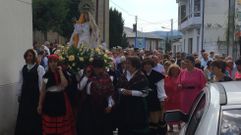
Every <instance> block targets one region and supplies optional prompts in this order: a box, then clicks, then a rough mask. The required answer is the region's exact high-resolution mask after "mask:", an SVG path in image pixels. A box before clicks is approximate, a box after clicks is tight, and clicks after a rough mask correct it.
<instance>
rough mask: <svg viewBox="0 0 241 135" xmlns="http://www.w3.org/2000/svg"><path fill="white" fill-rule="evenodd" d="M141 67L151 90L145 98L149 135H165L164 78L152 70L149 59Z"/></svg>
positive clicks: (152, 64) (151, 63) (151, 62)
mask: <svg viewBox="0 0 241 135" xmlns="http://www.w3.org/2000/svg"><path fill="white" fill-rule="evenodd" d="M142 66H143V70H144V73H145V75H146V77H147V79H148V82H149V87H150V88H151V89H152V91H151V92H149V95H148V96H147V103H148V111H149V124H150V125H149V128H150V135H156V134H160V135H161V134H166V124H165V123H164V122H163V114H164V101H165V99H166V97H167V96H166V92H165V89H164V79H165V76H164V75H163V74H161V73H159V72H157V71H155V70H153V67H154V66H155V63H154V61H153V60H152V59H151V58H146V59H144V61H143V63H142ZM163 123H164V124H163Z"/></svg>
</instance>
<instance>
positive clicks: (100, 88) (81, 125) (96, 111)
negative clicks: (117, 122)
mask: <svg viewBox="0 0 241 135" xmlns="http://www.w3.org/2000/svg"><path fill="white" fill-rule="evenodd" d="M91 66H92V69H91V70H93V74H92V75H91V74H89V75H88V76H86V77H84V78H85V79H84V78H83V79H84V80H82V81H81V89H80V90H81V91H82V92H84V93H85V95H86V97H85V99H84V100H82V101H81V102H82V103H81V104H82V106H79V107H80V110H78V115H77V132H78V135H113V133H112V125H111V117H110V115H109V114H110V113H111V111H112V107H113V105H114V100H113V98H112V95H113V93H114V86H113V83H112V80H111V78H110V76H109V75H108V73H107V72H106V69H105V63H104V60H103V59H102V58H99V57H95V58H94V60H93V62H92V65H91ZM87 70H90V69H87ZM90 72H92V71H90ZM80 100H81V99H80Z"/></svg>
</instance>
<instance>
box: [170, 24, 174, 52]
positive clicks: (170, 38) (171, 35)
mask: <svg viewBox="0 0 241 135" xmlns="http://www.w3.org/2000/svg"><path fill="white" fill-rule="evenodd" d="M172 39H173V19H171V38H170V48H171V50H172Z"/></svg>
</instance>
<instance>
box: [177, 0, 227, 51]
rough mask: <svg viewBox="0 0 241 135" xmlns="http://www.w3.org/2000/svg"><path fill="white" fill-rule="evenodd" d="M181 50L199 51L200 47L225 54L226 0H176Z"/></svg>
mask: <svg viewBox="0 0 241 135" xmlns="http://www.w3.org/2000/svg"><path fill="white" fill-rule="evenodd" d="M177 3H178V5H179V14H178V20H179V21H178V22H179V30H180V31H181V32H182V33H183V40H182V50H183V51H184V52H187V53H194V52H197V53H200V51H201V50H202V49H205V50H206V51H214V52H217V53H219V54H226V53H227V48H226V40H227V29H228V8H229V3H228V0H177Z"/></svg>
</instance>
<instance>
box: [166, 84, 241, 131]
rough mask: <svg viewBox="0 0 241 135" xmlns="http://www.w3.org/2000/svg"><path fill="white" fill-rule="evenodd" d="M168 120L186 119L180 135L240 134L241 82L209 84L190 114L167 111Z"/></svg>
mask: <svg viewBox="0 0 241 135" xmlns="http://www.w3.org/2000/svg"><path fill="white" fill-rule="evenodd" d="M165 119H166V121H167V122H168V121H184V122H185V123H186V124H185V125H184V126H183V128H182V129H181V131H180V135H241V81H240V82H239V81H231V82H223V83H210V84H208V85H207V86H206V87H205V88H204V90H203V91H202V92H201V93H200V94H199V96H198V97H197V98H196V100H195V102H194V104H193V106H192V109H191V111H190V113H189V114H183V113H182V112H180V111H177V110H173V111H168V112H166V114H165Z"/></svg>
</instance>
